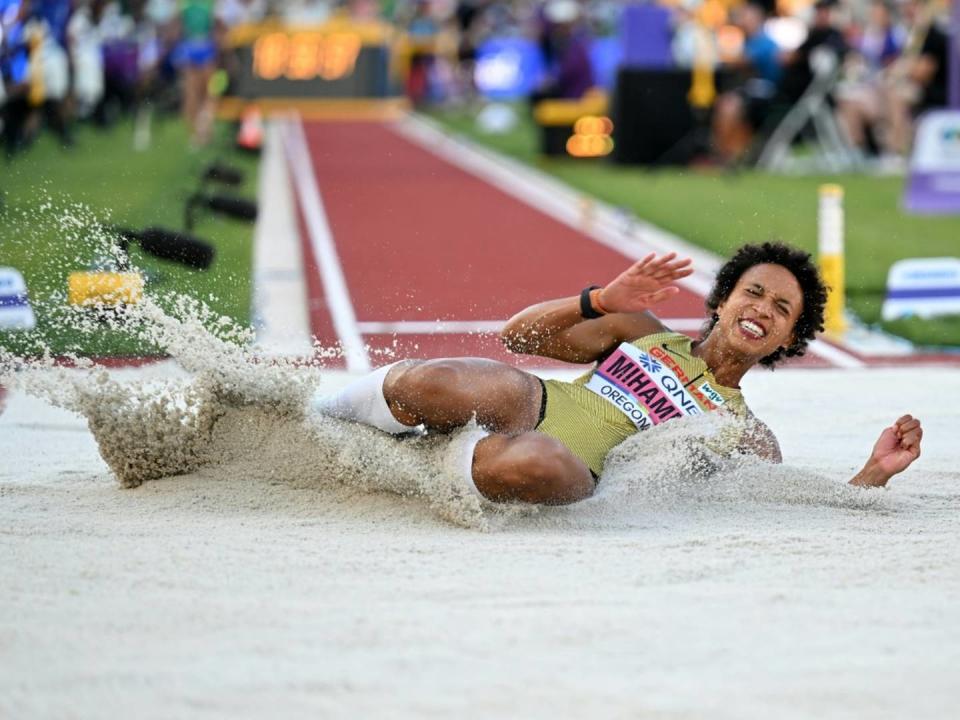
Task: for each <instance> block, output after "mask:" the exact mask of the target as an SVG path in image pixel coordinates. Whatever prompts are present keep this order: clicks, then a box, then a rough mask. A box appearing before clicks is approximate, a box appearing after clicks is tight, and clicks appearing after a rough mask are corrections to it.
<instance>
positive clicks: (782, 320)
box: [711, 263, 803, 360]
mask: <svg viewBox="0 0 960 720" xmlns="http://www.w3.org/2000/svg"><path fill="white" fill-rule="evenodd" d="M802 311H803V291H802V290H801V289H800V283H799V282H797V278H796V277H794V275H793V273H792V272H790V271H789V270H787V269H786V268H785V267H783V266H782V265H772V264H767V263H765V264H763V265H754V266H753V267H751V268H749V269H747V270H746V271H745V272H744V273H743V275H741V276H740V280H739V281H738V282H737V284H736V287H734V288H733V291H732V292H731V293H730V296H729V297H728V298H727V299H726V300H724V301H723V303H722V304H721V305H720V307H719V308H717V314H718V315H719V316H720V319H719V320H718V321H717V325H716V327H715V328H714V332H716V331H717V330H719V331H720V333H721V337H722V338H723V339H724V340H725V341H726V342H728V343H729V344H730V345H731V346H732V347H731V349H734V350H736V351H737V352H740V353H743V354H745V355H749V356H753V357H756V358H757V359H758V360H759V359H760V358H763V357H766V356H767V355H769V354H770V353H773V352H776V351H777V349H778V348H781V347H788V346H790V345H792V344H793V341H794V334H793V333H794V327H795V326H796V324H797V320H798V319H799V318H800V313H801V312H802ZM711 334H712V333H711Z"/></svg>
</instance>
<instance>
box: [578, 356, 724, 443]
mask: <svg viewBox="0 0 960 720" xmlns="http://www.w3.org/2000/svg"><path fill="white" fill-rule="evenodd" d="M667 359H668V358H666V357H663V358H658V357H656V356H654V355H652V354H647V353H645V352H643V351H642V350H640V349H638V348H636V347H634V346H633V345H631V344H630V343H621V344H620V347H618V348H617V349H616V350H615V351H614V352H613V354H612V355H610V357H608V358H607V359H606V360H604V361H603V362H602V363H601V364H600V366H599V367H598V368H597V369H596V370H594V372H593V375H592V376H591V377H590V380H589V381H588V382H587V384H586V388H587V389H588V390H590V391H592V392H594V393H596V394H597V395H599V396H600V397H602V398H603V399H604V400H606V401H607V402H609V403H611V404H612V405H614V406H615V407H616V408H617V409H618V410H620V412H622V413H623V414H624V415H626V416H627V417H628V418H629V419H630V421H631V422H632V423H633V424H634V425H635V426H636V427H637V429H638V430H645V429H646V428H648V427H650V426H651V425H659V424H660V423H662V422H664V421H666V420H671V419H672V418H676V417H683V416H685V415H700V414H702V413H703V412H704V411H705V410H711V409H713V407H716V405H719V404H722V402H723V398H721V397H720V394H719V393H716V392H715V391H714V392H712V393H711V394H712V395H713V396H714V399H713V402H708V403H707V404H706V407H702V406H701V405H700V404H699V403H698V402H697V396H698V395H702V394H703V393H704V390H706V388H703V387H702V386H701V387H695V386H694V387H692V388H690V387H687V386H685V383H684V382H683V381H681V379H680V377H678V375H677V372H676V371H675V370H674V368H672V367H671V365H674V363H672V362H670V363H669V364H668V363H667V362H666V360H667ZM674 367H676V366H675V365H674ZM676 370H679V368H676ZM679 372H680V373H681V374H682V372H683V371H682V370H679ZM683 377H684V380H686V376H685V375H684V376H683ZM687 383H688V384H689V381H687ZM703 385H706V387H707V388H709V385H707V384H706V383H703ZM709 389H710V390H711V391H712V390H713V389H712V388H709ZM711 406H712V407H711Z"/></svg>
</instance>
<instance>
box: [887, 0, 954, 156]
mask: <svg viewBox="0 0 960 720" xmlns="http://www.w3.org/2000/svg"><path fill="white" fill-rule="evenodd" d="M901 12H902V14H903V20H904V24H905V25H906V27H907V33H908V35H907V41H906V44H905V46H904V50H903V53H902V54H901V56H900V58H899V59H898V60H897V61H896V62H895V63H894V64H893V65H891V66H890V68H889V70H888V75H889V78H888V97H889V108H890V117H889V121H890V142H889V145H890V148H891V150H893V151H894V152H896V153H899V154H905V153H906V152H907V151H908V150H909V148H910V143H911V141H912V138H913V121H914V118H915V117H916V116H918V115H919V114H920V113H922V112H924V111H926V110H930V109H933V108H938V107H944V106H945V105H946V104H947V65H948V52H949V46H950V40H949V38H948V36H947V33H946V32H944V31H943V30H941V29H940V28H939V27H938V25H937V23H936V19H935V17H934V15H933V9H932V7H931V6H930V5H929V4H924V3H921V2H920V1H919V0H906V2H904V4H903V5H902V7H901Z"/></svg>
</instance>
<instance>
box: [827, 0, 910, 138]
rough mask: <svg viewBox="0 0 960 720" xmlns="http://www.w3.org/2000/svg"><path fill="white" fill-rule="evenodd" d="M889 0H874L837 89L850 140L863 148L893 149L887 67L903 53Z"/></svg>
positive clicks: (836, 95)
mask: <svg viewBox="0 0 960 720" xmlns="http://www.w3.org/2000/svg"><path fill="white" fill-rule="evenodd" d="M888 2H889V0H873V2H872V3H871V4H870V14H869V17H868V20H867V24H866V26H865V27H864V29H863V32H862V33H861V34H860V36H859V37H858V38H857V39H856V40H855V41H854V43H853V48H852V50H853V52H851V53H850V54H849V55H848V56H847V59H846V62H845V63H844V77H843V80H842V81H841V83H840V84H839V85H838V87H837V90H836V92H835V93H834V95H835V97H836V99H837V114H838V116H839V119H840V122H841V123H842V125H843V127H844V129H845V130H846V132H847V136H848V137H849V139H850V141H851V142H852V143H853V144H854V145H855V146H856V147H857V148H859V149H860V150H862V151H868V150H871V149H879V150H882V151H885V152H890V151H892V150H893V145H892V133H891V130H890V127H889V122H888V117H889V114H890V113H889V108H888V98H887V88H886V86H885V79H886V76H885V70H886V69H887V68H888V67H889V66H890V65H891V63H893V62H894V61H895V60H896V59H897V57H898V56H899V55H900V50H901V48H902V46H903V42H902V34H901V33H899V32H898V31H897V28H896V27H895V26H894V23H893V15H892V11H891V7H890V5H889V4H888Z"/></svg>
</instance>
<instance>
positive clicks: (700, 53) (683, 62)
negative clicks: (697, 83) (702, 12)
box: [670, 0, 719, 68]
mask: <svg viewBox="0 0 960 720" xmlns="http://www.w3.org/2000/svg"><path fill="white" fill-rule="evenodd" d="M700 5H701V2H700V1H699V0H683V2H681V3H680V4H679V5H678V6H677V9H676V14H675V16H674V21H673V23H674V32H673V41H672V43H671V46H670V49H671V52H672V53H673V61H674V63H675V64H676V65H677V67H681V68H692V67H694V66H704V67H710V68H713V67H714V66H716V64H717V60H718V57H719V53H718V51H717V38H716V35H715V34H714V33H713V32H711V30H710V29H709V28H708V27H707V26H706V25H704V23H702V22H701V21H700V19H699V18H698V17H697V10H698V9H699V7H700Z"/></svg>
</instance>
